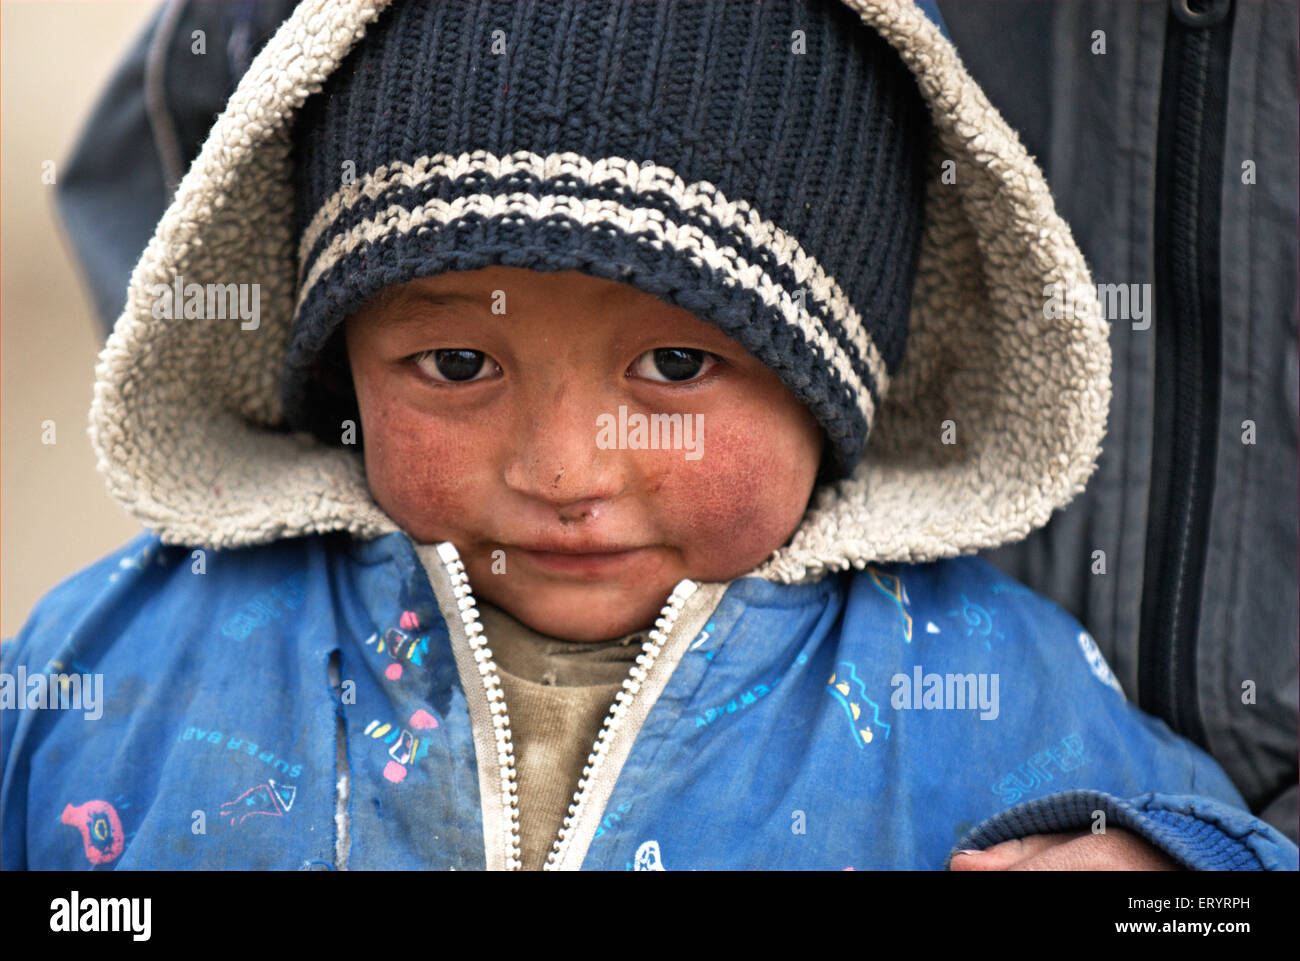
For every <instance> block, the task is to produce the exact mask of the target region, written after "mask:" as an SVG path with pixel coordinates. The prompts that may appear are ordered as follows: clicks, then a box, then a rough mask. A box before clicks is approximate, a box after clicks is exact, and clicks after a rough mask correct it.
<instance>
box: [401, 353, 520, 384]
mask: <svg viewBox="0 0 1300 961" xmlns="http://www.w3.org/2000/svg"><path fill="white" fill-rule="evenodd" d="M415 366H417V367H419V368H420V370H422V371H423V372H424V373H425V374H426V375H428V377H429V378H430V379H431V380H436V381H441V382H443V383H465V382H467V381H471V380H482V379H483V378H482V376H480V375H482V374H487V375H488V376H492V375H493V374H496V373H497V372H499V371H500V369H501V368H499V367H498V366H497V365H496V362H495V361H491V360H490V358H489V357H488V355H487V354H485V353H483V351H481V350H467V349H465V348H461V347H455V348H450V349H446V350H426V351H425V352H424V353H423V354H420V355H419V356H417V357H416V358H415Z"/></svg>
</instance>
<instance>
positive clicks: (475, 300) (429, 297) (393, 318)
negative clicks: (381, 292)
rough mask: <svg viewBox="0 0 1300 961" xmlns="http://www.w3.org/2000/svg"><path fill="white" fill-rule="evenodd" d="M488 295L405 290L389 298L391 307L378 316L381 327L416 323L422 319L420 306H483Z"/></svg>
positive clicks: (388, 301) (388, 303) (388, 302)
mask: <svg viewBox="0 0 1300 961" xmlns="http://www.w3.org/2000/svg"><path fill="white" fill-rule="evenodd" d="M486 303H487V300H486V295H476V294H463V293H457V292H455V291H446V292H442V293H434V292H433V291H429V290H418V289H417V290H404V291H401V292H400V293H395V294H393V295H392V296H391V297H390V298H387V304H386V306H388V307H389V308H390V309H388V310H385V311H381V312H380V313H379V315H378V317H377V318H376V320H377V321H378V323H379V326H380V327H393V326H397V325H399V324H409V323H414V322H416V321H418V320H420V319H421V316H422V315H421V314H420V313H419V312H418V308H421V307H455V306H460V305H468V306H483V305H485V304H486Z"/></svg>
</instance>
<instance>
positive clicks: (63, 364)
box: [0, 0, 157, 637]
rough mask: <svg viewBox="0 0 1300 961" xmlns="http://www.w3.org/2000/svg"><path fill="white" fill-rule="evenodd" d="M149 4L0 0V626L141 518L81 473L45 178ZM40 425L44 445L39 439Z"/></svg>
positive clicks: (61, 254)
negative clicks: (133, 517)
mask: <svg viewBox="0 0 1300 961" xmlns="http://www.w3.org/2000/svg"><path fill="white" fill-rule="evenodd" d="M156 10H157V4H156V3H155V2H152V0H148V2H134V0H111V2H104V0H95V2H91V0H87V2H68V0H60V2H37V0H4V2H3V3H0V634H3V636H4V637H12V636H13V635H14V634H16V633H17V632H18V630H19V629H20V628H21V627H22V624H23V622H24V621H25V620H26V619H27V615H28V614H29V613H30V611H31V608H32V605H33V604H35V602H36V601H37V600H38V599H39V598H40V597H41V595H43V594H44V593H45V592H46V591H48V590H49V589H50V588H51V587H53V586H54V585H55V584H56V583H58V582H59V581H60V580H62V579H63V578H65V577H67V576H68V575H70V574H72V573H74V572H76V571H78V570H80V569H81V568H83V567H85V566H86V564H87V563H88V562H89V561H90V560H92V559H95V558H98V557H101V556H102V555H104V554H106V553H108V552H109V551H111V550H113V549H114V548H116V547H118V546H120V545H121V544H122V543H124V542H125V541H127V540H129V539H130V538H131V537H133V536H135V534H137V533H138V532H139V531H140V529H141V528H140V526H139V525H138V524H137V523H136V522H135V521H133V520H132V519H131V518H130V517H128V516H127V515H126V513H125V512H124V511H123V510H122V509H121V508H119V507H118V506H117V504H116V503H115V502H114V501H113V500H112V499H111V498H110V497H109V496H108V491H107V489H106V488H105V486H104V481H103V479H102V478H101V477H100V476H99V474H98V473H97V472H96V470H95V458H94V455H93V453H92V452H91V449H90V440H89V438H88V437H87V436H86V426H87V415H88V412H89V410H90V399H91V384H92V381H93V378H94V367H95V358H96V356H97V355H98V353H99V348H100V345H101V342H102V332H101V329H100V326H99V321H98V319H97V317H96V315H95V309H94V303H93V299H92V296H91V294H90V292H89V290H88V289H87V287H86V285H85V283H83V281H82V278H81V275H80V269H81V268H80V266H79V265H78V264H77V263H76V262H75V259H74V257H73V255H72V251H71V247H70V246H69V242H68V239H67V237H66V236H65V233H64V228H63V225H62V224H61V222H60V220H59V217H58V212H57V207H56V200H55V185H54V184H53V183H47V182H45V181H47V180H50V179H51V176H50V174H51V173H52V175H53V178H55V179H57V178H58V176H59V175H60V174H61V172H62V169H63V165H64V162H65V160H66V159H67V157H68V155H69V153H70V152H71V150H72V148H73V145H74V143H75V141H76V138H77V135H78V133H79V132H80V130H81V127H82V126H83V125H84V124H85V122H86V119H87V117H88V115H89V114H90V112H91V109H92V107H93V106H94V103H95V101H96V99H97V98H98V97H99V95H100V94H101V93H102V92H103V88H104V85H105V83H106V82H107V80H108V78H109V76H110V75H111V73H112V72H113V69H114V68H115V67H116V66H117V65H118V63H119V62H120V61H121V59H122V56H123V54H124V52H125V51H126V49H127V48H128V47H129V46H130V44H131V43H132V42H134V40H135V39H136V37H137V36H138V35H139V34H140V32H141V31H142V30H143V29H144V28H145V26H146V24H147V22H148V20H149V18H150V16H151V15H152V14H153V13H154V12H155V11H156ZM50 162H52V167H53V169H52V171H51V169H50V166H49V164H50ZM43 178H44V179H43ZM122 295H123V299H125V296H126V289H125V287H123V290H122ZM46 422H52V425H53V440H54V443H43V442H42V435H43V434H44V435H45V439H49V430H48V428H49V426H50V425H49V424H47V423H46Z"/></svg>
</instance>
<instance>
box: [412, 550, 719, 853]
mask: <svg viewBox="0 0 1300 961" xmlns="http://www.w3.org/2000/svg"><path fill="white" fill-rule="evenodd" d="M438 557H439V559H440V560H441V561H442V564H443V566H444V567H445V568H446V569H447V574H448V576H449V577H450V579H451V589H452V594H453V595H454V596H455V599H456V606H457V608H458V610H459V613H460V620H461V623H462V625H463V626H464V629H465V636H466V638H467V639H468V641H469V646H470V650H471V651H472V652H473V655H474V661H475V663H476V664H477V665H478V672H479V676H480V677H481V678H482V680H483V690H484V692H485V693H486V695H487V701H488V710H489V712H490V715H491V718H492V727H493V731H494V733H495V735H496V748H497V764H498V766H499V768H500V773H501V798H502V806H503V809H504V812H503V813H504V814H505V818H506V824H507V825H508V826H509V838H508V841H507V847H506V870H508V871H519V870H522V869H523V859H522V857H521V855H520V845H519V794H518V790H517V787H516V772H515V751H514V745H513V744H512V743H511V737H510V719H509V716H508V715H507V713H506V703H505V694H504V692H503V691H502V690H501V678H500V675H498V674H497V665H496V662H495V661H494V660H492V650H491V648H489V647H488V644H487V637H486V636H485V635H484V634H483V625H482V623H480V621H479V612H478V608H477V607H476V606H475V605H476V603H477V602H476V601H475V600H474V594H473V592H472V591H471V589H470V586H469V577H468V575H466V573H465V564H464V562H462V561H461V559H460V553H459V552H458V551H457V550H456V546H455V545H454V544H452V543H451V542H450V541H445V542H443V543H441V544H439V545H438ZM697 587H698V585H697V584H696V583H695V582H694V581H692V580H683V581H681V582H680V583H679V584H678V585H677V586H676V587H675V588H673V592H672V594H671V595H670V596H669V598H668V603H667V604H665V605H664V608H663V610H662V611H660V612H659V617H658V618H657V619H656V620H655V626H654V628H653V629H652V630H651V631H650V636H649V639H648V640H647V641H646V642H645V643H644V644H642V645H641V651H642V653H640V654H638V655H637V658H636V663H635V664H634V665H633V667H632V669H631V671H629V672H628V676H627V677H626V678H624V679H623V689H622V690H621V691H619V692H618V694H617V695H615V698H614V705H613V707H612V708H611V709H610V712H609V714H608V715H607V716H606V718H605V723H604V724H603V725H602V726H601V729H600V734H599V735H597V737H596V743H595V744H594V745H593V746H592V749H591V752H590V753H589V754H588V755H587V763H586V765H585V766H584V767H583V769H582V777H581V778H580V779H579V780H578V790H577V791H576V792H574V795H573V803H572V804H570V805H569V813H568V814H567V815H566V816H565V818H564V824H563V825H562V826H561V828H560V833H559V836H558V837H556V839H555V841H554V842H553V843H552V845H551V851H550V853H549V854H547V856H546V864H545V865H544V866H543V870H546V871H551V870H554V869H555V865H556V864H558V863H559V861H560V859H561V858H562V857H563V856H564V853H565V850H566V848H567V847H568V844H569V841H570V839H571V838H572V836H573V829H574V827H575V826H576V825H577V823H578V821H579V820H580V819H581V817H582V814H583V811H584V809H585V807H586V804H587V798H588V794H587V791H588V786H589V785H590V784H591V783H592V782H593V781H594V780H595V778H596V775H597V774H598V773H599V772H600V769H601V768H602V767H603V766H604V763H605V757H606V749H607V748H608V746H609V744H610V743H611V742H612V741H613V738H614V735H615V734H616V733H617V732H618V730H619V729H620V728H621V727H622V725H623V719H624V717H625V716H626V714H627V711H628V708H629V706H630V705H631V704H632V702H633V700H634V699H635V698H636V696H637V693H638V692H639V691H640V690H641V685H642V683H643V682H644V681H645V679H646V676H647V675H648V674H649V673H650V669H651V668H652V667H653V666H654V662H655V660H656V659H657V658H658V657H659V652H660V651H661V650H662V649H663V647H664V646H665V645H666V644H667V643H668V640H669V638H671V637H672V631H673V627H674V625H675V624H676V623H677V618H678V616H679V615H680V614H681V612H682V605H684V604H685V603H686V600H687V598H689V597H690V596H691V595H692V594H694V593H695V591H696V589H697ZM468 694H469V692H468V691H467V692H466V696H468Z"/></svg>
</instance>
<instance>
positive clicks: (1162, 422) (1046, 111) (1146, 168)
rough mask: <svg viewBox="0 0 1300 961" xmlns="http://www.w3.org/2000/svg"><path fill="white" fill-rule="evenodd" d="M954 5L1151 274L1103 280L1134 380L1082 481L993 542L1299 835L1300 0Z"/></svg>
mask: <svg viewBox="0 0 1300 961" xmlns="http://www.w3.org/2000/svg"><path fill="white" fill-rule="evenodd" d="M939 7H940V10H941V11H942V12H943V16H944V19H945V21H946V22H947V25H948V30H949V33H950V34H951V36H952V38H953V40H954V42H955V43H956V46H957V49H958V50H959V51H961V54H962V57H963V59H964V61H965V62H966V64H967V67H968V68H969V70H970V72H971V74H972V76H974V78H975V80H976V81H977V82H978V83H979V84H980V85H981V86H982V87H983V88H984V90H985V92H986V93H987V94H988V95H989V98H990V99H991V100H992V101H993V104H994V106H996V107H997V108H998V110H1000V111H1001V112H1002V114H1003V116H1004V117H1006V118H1007V120H1008V121H1009V122H1010V123H1011V124H1012V126H1014V127H1016V128H1017V129H1018V130H1019V131H1020V133H1021V139H1022V141H1023V142H1024V143H1025V145H1026V146H1027V147H1028V149H1029V152H1030V153H1031V154H1033V155H1034V156H1035V157H1037V159H1038V161H1039V164H1040V165H1041V166H1042V167H1043V169H1044V171H1045V172H1046V175H1047V179H1048V182H1049V184H1050V185H1051V188H1052V193H1053V195H1054V196H1055V197H1056V198H1057V209H1059V210H1060V211H1061V214H1062V216H1063V217H1065V219H1066V220H1067V221H1068V222H1069V223H1070V225H1071V229H1072V230H1073V231H1074V236H1075V238H1076V240H1077V241H1078V243H1079V247H1080V248H1081V249H1082V250H1083V252H1084V256H1085V257H1086V258H1087V260H1088V263H1089V265H1090V266H1091V267H1092V272H1093V279H1094V281H1095V282H1096V283H1097V284H1098V285H1103V284H1117V285H1131V284H1149V285H1150V287H1149V288H1148V289H1149V291H1150V292H1151V296H1152V299H1153V303H1150V308H1151V309H1150V311H1149V313H1148V314H1147V317H1146V318H1145V319H1138V318H1136V317H1135V316H1134V315H1135V314H1136V312H1135V311H1134V310H1133V304H1132V302H1130V304H1129V310H1128V316H1118V317H1117V316H1115V314H1116V313H1120V314H1122V313H1124V312H1123V309H1122V308H1123V303H1122V300H1121V299H1120V298H1119V296H1118V291H1115V292H1114V294H1111V293H1110V292H1104V293H1103V297H1102V305H1103V310H1107V307H1108V305H1109V304H1113V305H1114V307H1115V308H1117V309H1114V310H1111V311H1108V313H1107V316H1109V317H1111V319H1112V322H1111V350H1112V356H1113V362H1114V367H1113V371H1112V383H1113V388H1114V395H1113V399H1112V402H1111V413H1110V420H1109V424H1108V430H1107V435H1106V440H1105V442H1104V444H1103V448H1104V450H1103V453H1102V456H1101V459H1100V462H1099V465H1098V469H1097V473H1096V474H1095V475H1093V477H1092V479H1091V481H1090V482H1089V484H1088V488H1087V491H1086V492H1085V493H1084V494H1083V495H1082V496H1081V497H1079V498H1076V499H1075V501H1074V502H1073V503H1071V504H1070V505H1069V506H1068V507H1067V508H1066V509H1065V510H1063V511H1059V512H1057V514H1056V515H1054V517H1053V519H1052V521H1051V523H1049V524H1048V525H1047V526H1046V527H1045V528H1042V529H1041V530H1039V531H1037V532H1035V533H1033V534H1031V535H1030V537H1029V538H1028V539H1027V540H1025V541H1023V542H1020V543H1017V544H1013V545H1009V546H1006V547H1002V548H998V549H997V550H993V551H989V552H986V555H985V556H986V557H987V558H988V559H989V560H990V561H992V562H993V563H994V564H996V565H998V566H999V567H1001V568H1002V569H1003V570H1005V571H1006V572H1007V573H1009V574H1011V575H1012V576H1014V577H1016V578H1017V579H1018V580H1020V581H1022V582H1023V583H1025V584H1026V585H1028V586H1029V587H1031V588H1033V589H1034V590H1036V591H1038V592H1039V593H1042V594H1045V595H1047V596H1048V597H1051V598H1052V599H1053V600H1055V601H1056V602H1057V603H1058V604H1060V605H1061V606H1062V607H1064V608H1065V609H1066V610H1068V611H1070V612H1071V613H1072V614H1074V615H1075V617H1077V618H1078V619H1079V620H1080V621H1081V622H1082V623H1083V624H1084V625H1085V626H1086V627H1087V628H1088V630H1089V631H1090V632H1092V634H1093V636H1094V637H1095V638H1096V639H1097V643H1098V644H1099V645H1100V646H1101V648H1102V651H1103V652H1104V653H1105V655H1106V659H1107V660H1108V661H1109V662H1110V664H1111V666H1112V668H1114V670H1115V673H1116V674H1117V675H1118V676H1119V679H1120V682H1121V684H1122V685H1123V687H1124V690H1125V691H1126V693H1127V694H1128V695H1129V697H1130V698H1132V699H1134V700H1135V701H1136V702H1137V703H1138V704H1139V705H1140V706H1141V707H1142V708H1143V709H1145V710H1146V711H1147V712H1148V713H1151V714H1154V715H1156V716H1158V717H1161V718H1163V719H1164V720H1165V721H1167V722H1168V723H1169V725H1170V726H1171V727H1172V728H1173V729H1174V730H1176V731H1178V732H1179V733H1180V734H1183V735H1184V736H1186V737H1188V738H1190V739H1192V740H1194V741H1196V742H1197V743H1199V744H1200V745H1202V746H1203V747H1205V748H1206V749H1207V750H1208V751H1209V752H1210V753H1211V754H1212V755H1213V756H1214V758H1215V759H1216V760H1217V761H1218V762H1219V763H1220V764H1221V765H1223V767H1224V769H1225V770H1226V771H1227V772H1228V774H1229V776H1230V777H1232V779H1233V780H1234V781H1235V782H1236V784H1237V787H1238V788H1239V789H1240V790H1241V792H1242V794H1243V795H1244V796H1245V798H1246V799H1247V801H1248V802H1249V803H1250V805H1251V807H1252V809H1253V810H1254V811H1255V812H1256V813H1258V814H1260V815H1261V816H1262V817H1263V818H1264V819H1265V820H1267V821H1269V822H1270V823H1272V824H1274V825H1275V826H1276V827H1278V828H1279V829H1280V830H1282V831H1283V832H1285V833H1287V834H1288V835H1290V837H1291V838H1293V839H1294V838H1295V837H1296V824H1297V804H1296V797H1297V789H1296V780H1297V773H1296V741H1297V730H1296V728H1297V672H1296V659H1297V658H1296V655H1297V637H1298V636H1300V623H1298V620H1297V584H1298V580H1300V578H1298V576H1297V551H1298V542H1297V501H1298V500H1300V485H1298V484H1297V473H1298V471H1297V451H1298V450H1300V447H1298V444H1300V428H1298V427H1297V396H1296V395H1297V376H1298V375H1297V364H1296V341H1297V282H1296V280H1297V271H1296V263H1297V166H1298V158H1297V110H1298V107H1297V66H1296V65H1297V59H1298V56H1297V46H1298V42H1297V5H1296V4H1295V3H1294V2H1292V0H1278V2H1263V0H1213V2H1210V0H1204V2H1202V0H1172V2H1171V0H1144V2H1113V0H1066V2H1060V3H1040V2H1024V0H1010V2H1001V3H974V2H969V0H940V2H939ZM1097 31H1101V33H1100V34H1099V33H1098V32H1097ZM1099 41H1101V42H1104V50H1105V52H1104V53H1101V52H1098V51H1100V50H1101V49H1103V48H1102V47H1101V45H1100V43H1099ZM1139 289H1141V288H1139ZM1143 306H1144V307H1145V306H1147V304H1146V303H1144V304H1143ZM1148 322H1149V327H1147V328H1146V329H1142V328H1143V327H1144V326H1145V325H1146V324H1147V323H1148ZM1135 325H1136V327H1137V329H1135ZM1246 422H1250V423H1249V424H1247V423H1246ZM1252 424H1253V437H1252V436H1251V431H1252V426H1251V425H1252ZM1243 439H1244V440H1245V441H1249V440H1252V439H1253V441H1254V443H1247V442H1243ZM1097 551H1103V552H1104V565H1105V566H1104V571H1105V572H1104V573H1101V570H1102V567H1101V563H1100V562H1101V561H1102V560H1103V558H1102V556H1101V555H1095V553H1094V552H1097Z"/></svg>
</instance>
